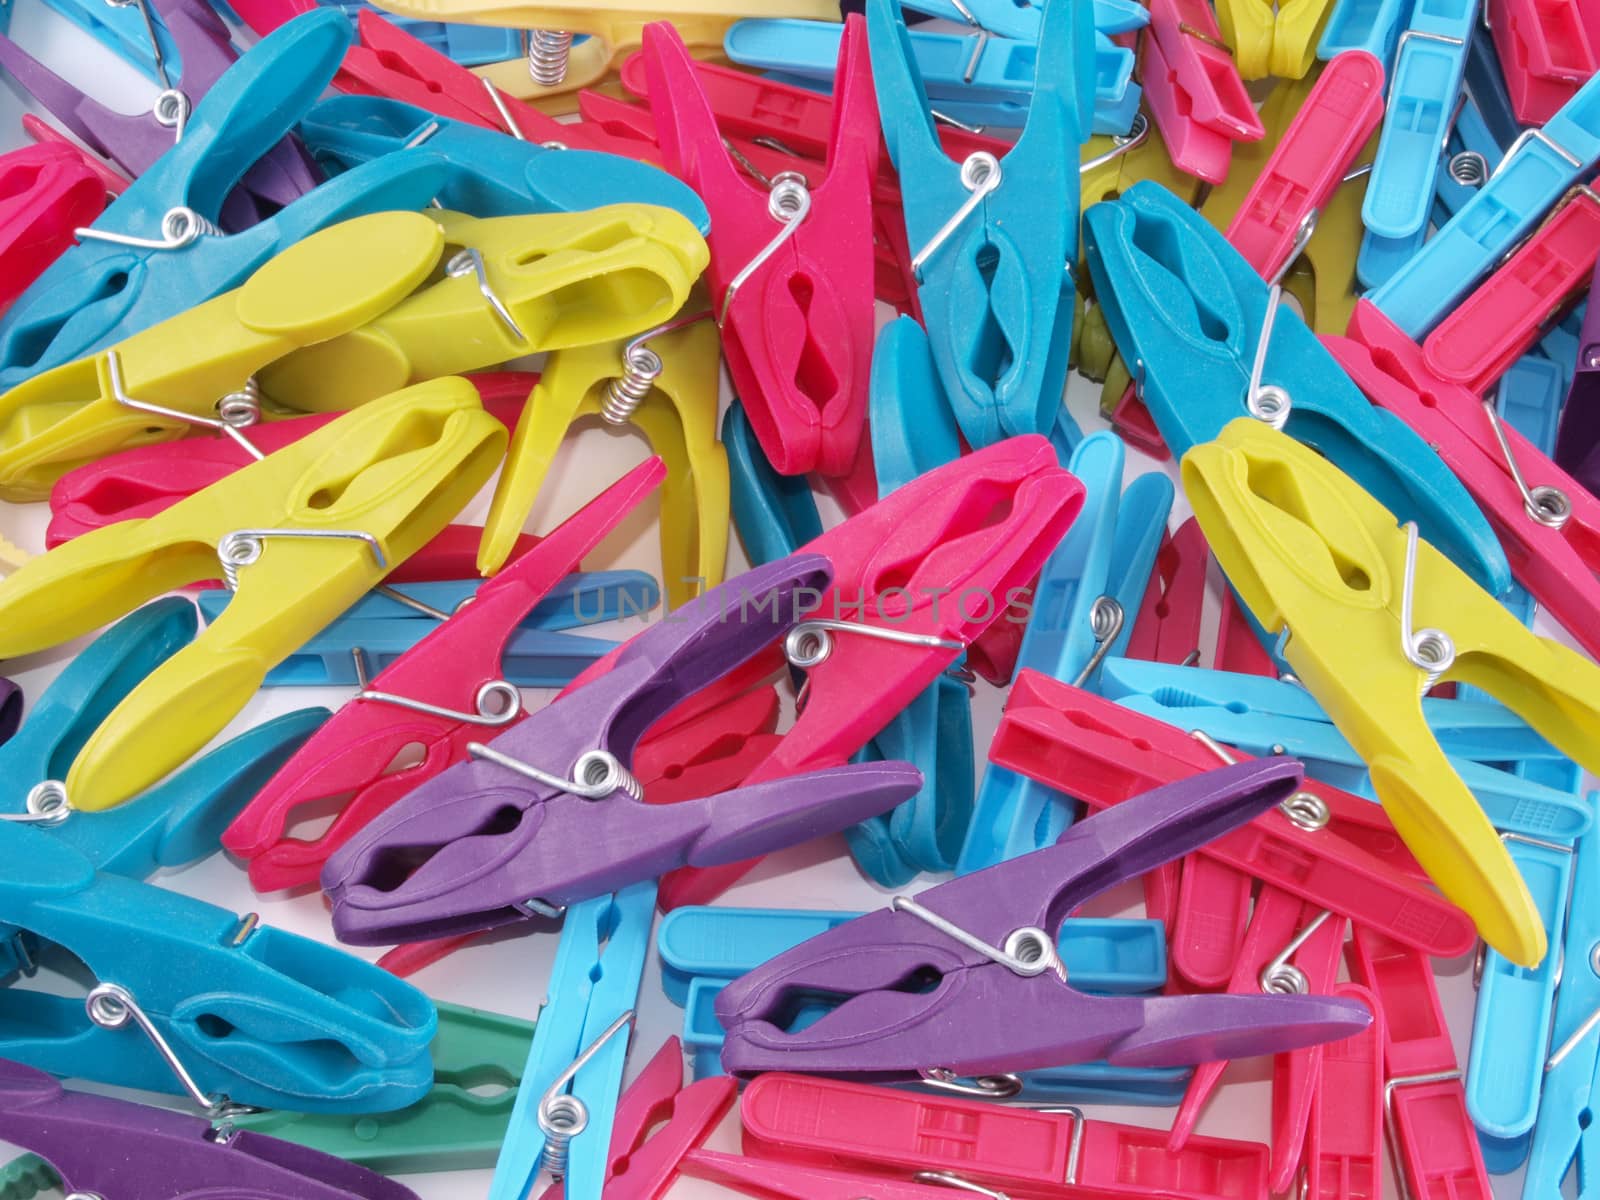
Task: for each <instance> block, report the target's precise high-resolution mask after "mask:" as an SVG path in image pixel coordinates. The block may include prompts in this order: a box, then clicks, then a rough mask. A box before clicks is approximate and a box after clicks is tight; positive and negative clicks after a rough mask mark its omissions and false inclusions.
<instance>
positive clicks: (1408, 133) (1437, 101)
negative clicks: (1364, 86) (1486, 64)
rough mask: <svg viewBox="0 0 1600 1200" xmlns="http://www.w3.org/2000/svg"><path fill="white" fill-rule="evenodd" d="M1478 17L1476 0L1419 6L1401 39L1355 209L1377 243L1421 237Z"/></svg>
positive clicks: (1436, 1)
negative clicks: (1374, 153)
mask: <svg viewBox="0 0 1600 1200" xmlns="http://www.w3.org/2000/svg"><path fill="white" fill-rule="evenodd" d="M1477 14H1478V4H1477V0H1425V2H1424V3H1421V4H1418V5H1417V6H1416V7H1415V8H1414V9H1412V11H1411V22H1410V25H1409V27H1408V28H1407V29H1406V31H1405V32H1404V33H1402V34H1401V35H1400V41H1399V44H1398V46H1397V47H1396V50H1395V64H1394V69H1393V70H1392V71H1391V72H1389V75H1388V80H1389V88H1388V98H1387V100H1386V102H1385V105H1384V115H1383V129H1382V131H1381V132H1380V133H1379V135H1378V153H1377V157H1375V158H1374V159H1373V160H1372V176H1371V178H1370V179H1369V180H1368V181H1367V194H1366V198H1365V199H1364V200H1363V201H1362V204H1361V221H1362V224H1364V225H1365V226H1366V227H1367V228H1368V229H1369V230H1370V231H1371V232H1372V233H1373V234H1375V235H1377V236H1378V237H1381V238H1389V239H1391V240H1403V239H1406V238H1410V237H1413V236H1415V235H1416V234H1418V233H1421V232H1425V231H1426V230H1427V227H1428V213H1429V211H1430V210H1431V209H1432V207H1433V188H1434V180H1435V179H1436V178H1437V177H1438V173H1439V160H1440V155H1441V153H1442V152H1443V150H1444V144H1445V139H1446V137H1447V135H1448V134H1449V132H1450V123H1451V119H1452V117H1453V116H1454V115H1455V110H1456V95H1457V93H1459V92H1460V91H1461V74H1462V72H1463V71H1464V70H1465V69H1466V60H1467V39H1468V38H1470V37H1471V36H1472V26H1473V21H1474V20H1475V19H1476V17H1477Z"/></svg>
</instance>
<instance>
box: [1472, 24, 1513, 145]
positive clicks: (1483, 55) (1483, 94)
mask: <svg viewBox="0 0 1600 1200" xmlns="http://www.w3.org/2000/svg"><path fill="white" fill-rule="evenodd" d="M1466 82H1467V91H1468V92H1469V93H1470V94H1471V96H1472V102H1473V104H1475V105H1476V106H1477V108H1478V111H1479V112H1480V113H1481V114H1482V115H1483V121H1484V124H1485V125H1487V126H1488V128H1489V132H1490V133H1491V134H1493V136H1494V140H1495V144H1496V145H1497V146H1499V147H1500V148H1501V149H1502V150H1504V149H1505V148H1506V147H1507V146H1509V145H1511V143H1512V142H1514V141H1516V140H1517V138H1518V136H1520V135H1521V133H1522V122H1521V121H1519V120H1518V119H1517V113H1516V110H1515V109H1514V108H1513V107H1512V105H1511V93H1510V92H1509V91H1508V90H1507V89H1506V79H1505V75H1504V73H1503V72H1502V71H1501V70H1500V52H1499V50H1497V49H1496V48H1495V44H1494V34H1493V33H1492V32H1490V30H1489V28H1488V23H1487V22H1483V23H1480V24H1479V26H1478V28H1477V29H1475V30H1474V31H1473V34H1472V42H1471V44H1470V45H1469V46H1468V47H1467V73H1466Z"/></svg>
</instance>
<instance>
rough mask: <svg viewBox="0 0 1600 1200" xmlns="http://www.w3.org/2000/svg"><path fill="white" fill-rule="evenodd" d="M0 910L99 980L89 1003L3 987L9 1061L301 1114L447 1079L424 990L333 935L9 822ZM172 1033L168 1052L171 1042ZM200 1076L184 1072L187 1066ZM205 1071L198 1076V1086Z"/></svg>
mask: <svg viewBox="0 0 1600 1200" xmlns="http://www.w3.org/2000/svg"><path fill="white" fill-rule="evenodd" d="M0 853H3V854H4V856H5V860H6V862H7V863H8V864H9V865H8V867H7V870H6V875H5V878H4V879H3V880H0V920H4V921H6V922H7V923H9V924H11V925H15V926H16V927H18V928H19V929H21V930H23V931H24V934H25V936H27V937H29V938H31V939H33V941H31V942H30V945H35V946H37V947H38V950H39V953H40V954H41V956H42V955H45V954H48V953H50V952H51V951H52V950H53V949H54V948H59V949H61V950H64V951H66V952H67V953H68V954H70V955H72V956H74V957H75V958H76V959H77V960H78V962H80V963H81V964H82V965H83V966H84V967H85V968H87V970H88V972H89V973H90V974H91V975H92V976H93V978H94V984H93V986H92V990H91V992H90V995H89V1003H88V1004H87V1006H86V1004H85V1002H84V1001H83V1000H82V999H77V998H72V997H68V996H58V995H53V994H49V993H45V992H38V991H32V990H25V989H21V988H14V987H12V988H0V1057H3V1058H10V1059H14V1060H16V1061H18V1062H22V1063H26V1064H27V1065H29V1066H33V1067H37V1068H39V1069H40V1070H45V1071H49V1072H51V1073H52V1074H56V1075H64V1076H73V1077H76V1078H81V1079H92V1080H95V1081H96V1082H99V1083H107V1084H114V1085H117V1086H120V1087H134V1088H141V1089H144V1090H147V1091H162V1092H174V1093H177V1092H183V1091H188V1092H189V1093H190V1095H192V1096H194V1097H195V1099H196V1100H197V1101H199V1102H201V1103H202V1104H203V1105H205V1107H207V1108H208V1109H211V1110H212V1111H215V1112H222V1111H225V1110H227V1109H229V1108H231V1105H233V1104H247V1105H252V1106H261V1107H269V1108H291V1109H295V1110H296V1111H301V1112H363V1111H366V1112H382V1111H388V1110H390V1109H395V1108H403V1107H405V1106H406V1105H408V1104H413V1103H415V1102H416V1101H418V1100H420V1099H421V1098H422V1097H423V1096H424V1095H426V1094H427V1092H428V1090H429V1088H431V1087H432V1085H433V1067H432V1063H431V1061H430V1059H429V1053H428V1045H429V1043H430V1042H431V1041H432V1040H433V1034H434V1029H435V1026H436V1023H437V1017H436V1015H435V1013H434V1009H433V1004H432V1002H431V1001H429V999H428V998H427V997H426V996H424V995H423V994H422V993H421V992H419V991H417V990H416V989H415V988H413V987H411V986H410V985H409V984H405V983H402V982H401V981H399V980H398V979H396V978H394V977H393V976H392V975H390V974H389V973H388V972H386V971H384V970H383V969H382V968H380V967H377V966H375V965H373V964H370V963H366V962H363V961H362V960H361V959H358V958H355V957H354V956H352V955H349V954H347V953H345V952H344V951H342V950H340V949H337V948H336V947H333V946H328V945H325V944H323V943H321V942H315V941H312V940H310V939H309V938H302V937H298V936H296V935H295V934H291V933H286V932H284V931H283V930H279V929H270V928H268V927H266V926H263V925H259V924H257V922H256V919H255V917H254V915H253V914H252V915H250V916H248V917H245V918H244V919H243V920H241V919H240V918H239V917H238V915H237V914H235V913H232V912H230V911H228V910H226V909H221V908H218V907H216V906H215V905H212V904H208V903H206V902H205V901H203V900H196V899H194V898H192V897H189V896H184V895H181V894H179V893H176V892H171V891H167V890H165V889H162V888H158V887H154V886H152V885H150V884H147V883H141V882H138V881H136V880H132V879H127V878H124V877H122V876H120V875H113V874H111V873H110V872H108V871H103V870H96V868H95V865H94V863H93V862H91V861H90V859H89V858H88V857H87V856H86V855H84V854H83V853H82V852H81V851H80V850H78V849H77V848H75V847H73V846H71V845H69V844H67V843H66V842H65V841H63V840H62V839H60V838H57V837H54V836H52V834H51V833H50V832H49V831H48V830H46V829H43V828H40V827H37V826H35V825H30V824H16V823H11V822H0ZM157 1036H159V1039H160V1041H161V1042H163V1043H165V1045H164V1047H158V1044H157V1042H156V1037H157ZM174 1060H175V1061H176V1062H178V1063H181V1064H182V1066H183V1068H184V1070H185V1071H186V1072H187V1076H186V1077H185V1078H184V1079H183V1080H180V1079H179V1077H178V1075H177V1073H176V1072H175V1071H174V1070H173V1066H172V1063H173V1061H174ZM191 1081H192V1083H193V1087H190V1086H189V1085H190V1082H191Z"/></svg>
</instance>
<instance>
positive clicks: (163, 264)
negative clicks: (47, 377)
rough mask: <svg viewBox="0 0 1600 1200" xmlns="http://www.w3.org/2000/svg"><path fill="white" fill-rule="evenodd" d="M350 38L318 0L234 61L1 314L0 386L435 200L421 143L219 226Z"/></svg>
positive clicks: (433, 162) (441, 177)
mask: <svg viewBox="0 0 1600 1200" xmlns="http://www.w3.org/2000/svg"><path fill="white" fill-rule="evenodd" d="M350 41H351V34H350V25H349V22H348V21H346V20H345V19H344V16H343V15H342V14H340V13H338V12H336V11H333V10H331V9H319V10H317V11H314V12H308V13H304V14H302V15H300V16H298V17H296V18H295V19H294V20H292V21H290V22H288V23H287V24H285V25H283V26H282V27H281V28H279V29H277V30H275V31H274V32H273V33H272V34H270V35H269V36H268V37H266V38H264V39H262V41H260V42H259V43H257V44H256V46H255V47H253V48H252V49H251V50H250V51H249V52H248V53H247V54H245V55H244V56H243V57H242V58H241V59H240V60H239V61H238V62H237V63H235V64H234V65H233V66H232V67H230V68H229V69H228V71H227V72H226V73H225V74H224V75H223V76H222V78H221V79H220V80H218V81H217V83H216V85H215V86H214V87H213V88H212V89H211V90H210V92H208V93H207V94H206V97H205V99H203V100H201V101H200V102H199V103H198V104H196V105H195V107H194V111H193V112H192V113H191V114H190V116H189V120H188V122H187V124H186V125H185V128H184V136H183V138H182V139H181V140H180V141H179V142H178V143H177V144H176V145H175V146H173V148H172V149H171V150H169V151H167V153H166V154H164V155H162V156H161V158H160V159H158V160H157V161H156V163H155V164H154V165H153V166H151V167H150V169H149V170H147V171H146V172H145V173H144V174H143V175H141V176H140V177H139V178H138V179H136V180H135V181H134V182H133V183H132V184H130V185H129V187H128V189H127V190H126V191H125V192H123V194H122V195H121V196H119V197H118V198H117V199H116V201H115V202H114V203H112V204H111V205H110V206H109V207H108V208H107V209H106V210H105V212H104V213H103V214H102V215H101V216H100V218H99V219H98V220H96V221H95V223H94V225H93V227H92V229H90V230H88V231H79V235H78V244H77V245H76V246H73V247H71V248H69V249H68V250H67V251H66V253H64V254H63V255H62V256H61V257H60V258H59V259H58V260H57V261H56V262H55V263H54V264H53V265H52V266H51V267H50V268H49V269H48V270H46V271H45V273H44V274H43V275H41V276H40V277H39V279H38V280H36V281H35V282H34V283H33V284H32V286H30V287H29V288H28V290H27V291H26V292H24V293H23V294H22V295H21V296H20V297H18V299H17V301H16V303H14V304H13V305H12V306H11V307H10V308H9V309H8V310H7V311H6V312H5V313H4V314H0V390H5V389H9V388H12V387H15V386H16V385H17V384H19V383H21V382H22V381H23V380H25V379H28V378H30V377H32V376H33V375H35V374H37V373H39V372H41V371H45V370H48V369H50V368H52V367H56V366H60V365H61V364H63V363H66V362H71V361H73V360H75V359H79V358H83V357H85V356H86V355H89V354H92V353H93V352H94V351H96V350H99V349H103V348H104V347H106V346H108V345H111V344H112V343H114V342H117V341H120V340H122V339H123V338H126V337H128V336H130V335H132V334H134V333H137V332H139V331H140V330H143V329H147V328H149V327H150V326H151V325H154V324H156V323H158V322H160V321H163V320H166V319H167V318H168V317H171V316H175V315H177V314H178V313H180V312H183V311H185V310H186V309H189V308H192V307H193V306H195V305H197V304H199V303H201V302H202V301H204V300H209V299H211V298H212V297H213V296H216V295H218V294H220V293H222V292H225V291H227V290H229V289H230V288H234V287H237V286H239V285H240V284H241V283H243V282H244V280H245V279H247V278H248V277H249V276H250V275H251V274H252V273H253V272H254V271H255V270H256V268H257V267H259V266H261V265H262V264H263V263H265V262H266V261H267V260H268V259H269V258H271V257H273V256H274V255H275V254H277V253H278V252H279V251H280V250H282V249H284V248H285V247H287V246H289V245H292V244H293V243H295V242H298V241H300V240H301V239H302V238H304V237H306V236H307V235H308V234H311V233H313V232H315V231H317V230H319V229H321V228H323V227H325V226H327V225H331V224H334V223H336V222H339V221H344V220H348V219H350V218H352V217H357V216H363V215H366V214H368V213H373V212H383V211H387V210H394V209H410V210H415V209H420V208H422V207H423V206H424V205H426V204H427V203H428V202H429V201H430V200H431V199H432V198H433V197H434V196H435V195H436V194H437V193H438V191H439V190H440V189H441V188H442V187H444V186H445V183H446V181H447V180H448V178H449V169H448V167H447V165H446V164H445V162H444V161H443V160H442V159H440V158H437V157H435V156H433V155H430V154H428V153H427V152H426V151H425V150H422V149H420V148H419V149H415V150H407V151H404V152H402V153H399V154H390V155H386V156H384V157H383V158H382V159H380V160H378V161H376V162H373V163H370V164H367V165H365V166H363V167H359V168H357V169H356V170H354V171H350V172H348V173H347V174H345V175H342V176H340V177H339V178H338V179H333V180H329V181H328V182H327V183H325V184H323V185H322V186H321V187H318V188H316V189H315V190H314V191H312V192H311V193H309V194H308V195H306V196H302V197H301V198H300V199H299V200H297V201H295V202H294V203H293V204H290V205H289V206H288V207H286V208H284V209H283V210H282V211H281V212H279V213H278V214H277V215H276V216H273V217H271V218H269V219H268V220H265V221H262V222H260V223H259V224H257V225H254V226H252V227H251V228H250V229H247V230H244V231H243V232H241V233H235V234H232V235H230V236H227V237H219V236H215V235H214V228H215V225H216V221H217V219H218V217H219V214H220V212H221V207H222V203H223V201H224V199H225V198H226V197H227V195H228V194H229V193H230V192H231V191H232V190H233V188H234V185H235V184H236V183H237V182H238V181H239V179H240V177H241V176H243V174H244V173H245V171H246V170H248V169H249V168H250V167H251V166H252V165H254V164H255V163H256V162H257V161H258V160H259V159H260V158H261V156H262V155H264V154H266V153H267V152H268V151H269V150H270V149H271V148H272V147H273V146H274V145H276V144H277V143H278V142H279V141H280V140H281V139H282V138H283V136H284V135H285V134H286V133H288V132H289V131H290V130H292V129H293V128H294V126H295V124H296V122H297V121H298V120H299V119H300V117H301V116H302V115H303V114H304V113H305V112H307V111H308V110H309V109H310V108H311V106H312V105H313V104H314V103H315V102H316V100H317V99H318V97H319V96H320V95H321V93H322V92H323V91H324V90H325V89H326V88H327V86H328V83H329V82H330V81H331V80H332V78H333V76H334V73H335V72H336V71H337V70H338V67H339V63H340V61H341V60H342V59H343V57H344V53H345V50H346V49H347V48H348V47H349V45H350Z"/></svg>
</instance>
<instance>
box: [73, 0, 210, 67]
mask: <svg viewBox="0 0 1600 1200" xmlns="http://www.w3.org/2000/svg"><path fill="white" fill-rule="evenodd" d="M47 3H48V5H49V7H50V8H51V9H53V10H54V11H55V12H57V13H59V14H60V15H61V16H63V17H65V18H66V19H67V20H69V21H71V22H72V23H73V24H74V25H76V26H77V27H78V28H79V29H81V30H83V32H85V33H87V34H88V35H89V36H90V37H92V38H94V39H95V40H96V41H97V42H99V43H100V44H101V45H103V46H105V47H106V48H107V49H109V50H111V51H113V52H114V53H115V54H116V55H117V57H119V58H121V59H122V60H123V61H124V62H126V63H128V64H129V65H130V66H132V67H134V68H135V69H136V70H138V71H140V72H141V73H142V74H144V76H145V77H146V78H148V79H150V80H155V79H156V78H157V69H156V63H157V55H158V54H159V56H160V59H161V61H162V62H164V63H167V64H171V65H173V66H178V65H181V56H180V53H179V50H178V47H177V45H176V44H175V43H174V41H173V37H172V34H171V33H169V32H168V30H167V26H166V21H165V19H164V18H165V14H164V13H163V12H161V11H160V10H157V9H155V8H153V7H150V6H147V5H145V4H127V5H122V6H117V5H103V4H96V3H95V2H94V0H47ZM152 35H153V36H154V39H155V40H154V41H153V42H152V40H151V38H152Z"/></svg>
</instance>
